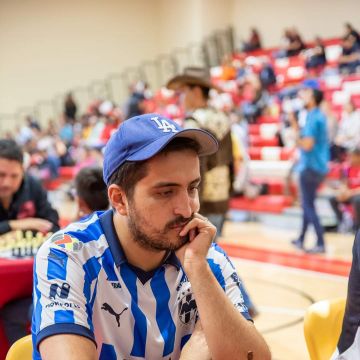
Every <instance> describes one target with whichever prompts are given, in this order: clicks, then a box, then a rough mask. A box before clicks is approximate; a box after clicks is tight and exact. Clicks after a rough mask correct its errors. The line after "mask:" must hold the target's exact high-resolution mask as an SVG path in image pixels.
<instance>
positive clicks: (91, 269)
mask: <svg viewBox="0 0 360 360" xmlns="http://www.w3.org/2000/svg"><path fill="white" fill-rule="evenodd" d="M83 269H84V272H85V278H84V290H83V292H84V296H85V298H86V312H87V316H88V318H87V321H88V324H89V327H90V330H91V331H94V325H93V323H92V312H93V306H94V300H95V295H96V289H97V286H95V290H94V294H93V296H92V298H91V284H92V282H93V281H94V280H95V279H97V277H98V275H99V272H100V269H101V265H100V264H99V261H98V259H97V258H96V257H92V258H90V259H89V260H88V261H87V262H86V263H85V264H84V265H83ZM96 285H97V283H96Z"/></svg>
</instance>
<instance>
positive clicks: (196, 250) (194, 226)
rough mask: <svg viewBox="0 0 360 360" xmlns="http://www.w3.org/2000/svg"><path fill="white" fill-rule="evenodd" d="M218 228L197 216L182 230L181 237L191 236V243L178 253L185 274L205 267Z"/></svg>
mask: <svg viewBox="0 0 360 360" xmlns="http://www.w3.org/2000/svg"><path fill="white" fill-rule="evenodd" d="M215 234H216V227H215V226H214V225H213V224H212V223H211V222H209V221H208V219H207V218H205V217H204V216H202V215H200V214H195V216H194V218H193V219H192V220H191V221H189V222H188V223H187V224H186V225H185V227H184V228H183V229H182V230H181V232H180V236H186V235H188V236H189V242H188V243H186V244H185V245H184V246H182V247H181V248H180V249H179V250H177V251H176V256H177V257H178V258H179V260H180V262H181V264H182V266H183V268H184V270H185V272H186V273H187V274H188V273H189V272H191V270H193V269H194V267H197V266H198V265H203V264H204V263H205V262H206V256H207V253H208V250H209V247H210V245H211V243H212V241H213V239H214V237H215Z"/></svg>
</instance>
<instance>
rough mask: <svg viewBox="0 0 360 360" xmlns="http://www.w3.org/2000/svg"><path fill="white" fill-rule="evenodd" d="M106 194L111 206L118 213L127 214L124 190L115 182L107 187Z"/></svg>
mask: <svg viewBox="0 0 360 360" xmlns="http://www.w3.org/2000/svg"><path fill="white" fill-rule="evenodd" d="M108 196H109V200H110V204H111V206H112V207H113V208H114V209H116V211H117V212H118V213H119V214H120V215H124V216H125V215H127V214H128V201H127V197H126V195H125V192H124V190H123V189H122V188H121V187H120V186H119V185H116V184H111V185H110V186H109V188H108Z"/></svg>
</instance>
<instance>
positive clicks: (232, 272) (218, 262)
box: [208, 244, 252, 321]
mask: <svg viewBox="0 0 360 360" xmlns="http://www.w3.org/2000/svg"><path fill="white" fill-rule="evenodd" d="M210 254H211V256H210V257H208V263H209V265H210V268H211V270H212V272H213V274H214V275H215V277H216V279H217V281H218V282H219V284H220V285H221V287H222V288H223V290H224V291H225V293H226V295H227V297H228V298H229V299H230V301H231V302H232V304H233V305H234V307H235V308H236V309H237V310H238V311H239V312H240V313H241V314H242V315H243V316H244V317H245V318H246V319H247V320H251V321H252V318H251V316H250V314H249V310H248V307H247V306H246V304H245V301H244V298H245V297H246V298H248V295H247V293H246V290H245V288H244V286H243V284H242V282H241V280H240V277H239V275H238V273H237V271H236V269H235V267H234V265H233V264H232V262H231V261H230V259H229V257H228V256H227V254H226V253H225V251H224V250H223V249H222V248H220V247H219V246H218V245H216V244H214V245H213V247H212V248H211V250H210Z"/></svg>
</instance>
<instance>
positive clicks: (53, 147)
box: [9, 24, 360, 197]
mask: <svg viewBox="0 0 360 360" xmlns="http://www.w3.org/2000/svg"><path fill="white" fill-rule="evenodd" d="M339 45H340V46H341V47H342V53H341V54H340V56H339V58H338V62H337V64H336V66H333V65H331V66H327V59H326V51H325V50H326V49H325V42H324V41H323V40H322V39H321V38H319V37H316V38H315V41H314V42H313V43H311V44H307V43H305V41H304V40H303V38H302V36H301V34H300V33H299V32H298V31H297V30H296V29H295V28H289V29H285V31H284V36H283V40H282V43H281V46H280V47H279V48H278V49H276V50H274V51H272V52H271V53H270V54H269V53H268V55H267V56H253V55H252V54H253V53H254V52H255V53H256V52H258V51H260V50H261V49H262V41H261V36H260V33H259V31H258V30H257V29H256V28H253V29H251V34H250V37H249V39H248V40H247V41H245V42H244V43H243V47H242V51H241V52H240V53H237V54H236V55H235V56H231V57H229V56H227V57H225V58H224V60H223V63H222V65H221V66H219V67H217V68H213V69H211V75H212V80H213V82H214V84H216V86H214V87H213V88H212V89H211V90H210V92H209V104H210V106H213V107H214V108H217V109H219V110H222V111H224V112H225V113H227V114H228V115H229V116H230V118H231V119H232V123H233V135H234V134H235V135H234V136H233V137H234V139H235V140H234V141H233V143H234V147H236V148H237V149H241V156H239V157H238V159H237V161H238V163H237V166H236V167H237V169H238V171H237V173H238V174H246V176H244V175H239V176H236V181H237V183H236V187H237V188H238V189H240V188H243V185H241V186H240V185H239V184H240V182H241V181H242V182H243V180H241V181H240V180H239V179H241V178H242V179H247V180H246V181H247V185H246V188H247V189H252V190H254V189H255V190H254V191H255V192H254V191H248V192H245V194H252V195H249V196H250V197H253V196H254V195H253V194H254V193H255V194H258V193H263V192H264V187H261V188H260V189H259V188H258V187H256V186H252V184H251V177H250V176H249V174H248V170H246V167H247V164H248V159H249V155H248V147H249V146H251V142H250V140H249V139H250V137H249V133H248V129H249V126H250V125H252V124H257V123H258V120H259V118H261V117H264V116H270V117H274V118H278V119H279V130H278V132H277V133H276V136H277V138H278V142H279V146H281V147H284V148H293V149H295V145H296V144H295V136H294V132H293V127H292V126H291V123H292V122H294V121H296V122H297V123H298V124H299V126H300V127H301V126H303V124H304V119H305V116H306V110H305V109H304V104H303V101H302V99H301V97H299V90H300V89H301V82H302V81H303V80H304V78H305V82H306V81H314V82H316V83H317V87H318V88H321V84H322V82H323V80H324V79H325V78H326V77H327V76H329V75H330V76H333V75H334V74H337V75H338V76H344V75H343V74H345V73H353V72H356V71H357V70H359V65H360V63H359V61H360V35H359V33H358V32H357V31H356V29H354V28H353V27H352V26H351V24H346V25H345V33H344V35H343V36H342V37H341V39H340V40H339ZM284 59H286V61H292V60H291V59H297V61H300V60H301V62H302V64H303V65H304V66H303V67H304V69H305V71H307V73H306V74H305V76H304V77H303V78H301V81H299V80H298V79H295V80H294V81H290V82H289V83H287V84H285V85H284V84H282V85H281V84H280V83H281V82H280V81H279V79H281V76H282V75H281V74H280V75H279V73H278V71H277V68H276V67H277V64H278V63H279V61H280V63H281V61H283V60H284ZM314 69H315V70H316V71H315V72H313V70H314ZM314 75H315V77H314ZM309 77H310V78H311V79H310V80H309V79H306V78H309ZM358 107H359V106H358V104H355V103H354V102H353V100H352V99H350V98H349V101H348V103H347V104H346V105H345V106H343V108H342V111H336V112H334V111H333V110H334V107H333V106H332V104H331V102H330V101H329V99H327V98H326V96H325V100H324V101H323V102H322V104H321V109H322V111H323V112H324V113H325V115H326V118H327V122H328V130H329V139H330V145H331V160H332V161H334V162H339V163H344V162H346V161H347V159H348V158H349V155H348V154H349V152H350V151H352V150H353V149H354V148H357V147H359V146H360V110H359V109H358ZM147 112H157V113H161V114H164V115H165V116H168V117H170V118H172V119H174V120H176V121H178V122H180V123H182V122H183V119H184V118H186V114H185V109H184V108H183V107H182V106H181V101H180V99H179V94H178V93H177V92H175V91H171V90H169V89H166V88H161V89H158V90H157V91H154V92H152V91H151V90H150V89H149V86H148V85H147V84H146V83H145V82H143V81H138V82H136V83H134V84H132V85H131V87H130V88H129V98H128V100H127V101H126V103H125V104H120V105H117V104H115V103H113V102H111V101H109V100H107V99H97V100H94V101H93V102H92V103H91V104H89V106H88V107H87V109H86V111H85V112H84V113H83V114H79V110H78V106H77V103H76V97H75V96H73V94H71V93H69V94H67V96H66V98H65V101H64V110H63V115H62V117H61V119H53V120H50V121H49V123H48V124H47V126H44V125H41V126H40V124H39V123H38V122H37V120H36V119H34V118H33V117H30V116H28V117H27V118H26V119H25V123H24V125H23V126H21V127H19V128H18V129H16V133H14V134H13V135H12V138H13V139H15V140H16V141H17V143H18V144H20V145H21V146H22V147H23V149H24V150H25V151H26V153H27V154H28V155H29V156H28V161H27V165H28V168H29V172H30V173H32V174H34V175H36V176H37V177H39V178H40V179H42V180H44V181H47V180H51V179H56V178H57V177H58V176H59V168H60V167H61V166H75V167H76V168H77V170H80V169H81V168H82V167H85V166H89V165H90V166H91V165H101V164H102V153H101V149H102V148H103V146H104V145H105V144H106V142H107V140H108V139H109V137H110V135H111V133H112V132H113V131H114V130H115V129H116V128H117V127H118V126H119V125H120V124H121V123H122V122H123V121H125V120H126V119H128V118H130V117H132V116H135V115H140V114H143V113H147ZM239 134H240V135H239ZM9 136H10V135H9ZM293 161H294V163H295V162H296V161H297V155H296V151H294V156H293ZM265 189H266V187H265ZM265 191H266V190H265ZM238 192H239V193H243V192H242V190H241V191H240V190H239V191H238Z"/></svg>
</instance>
